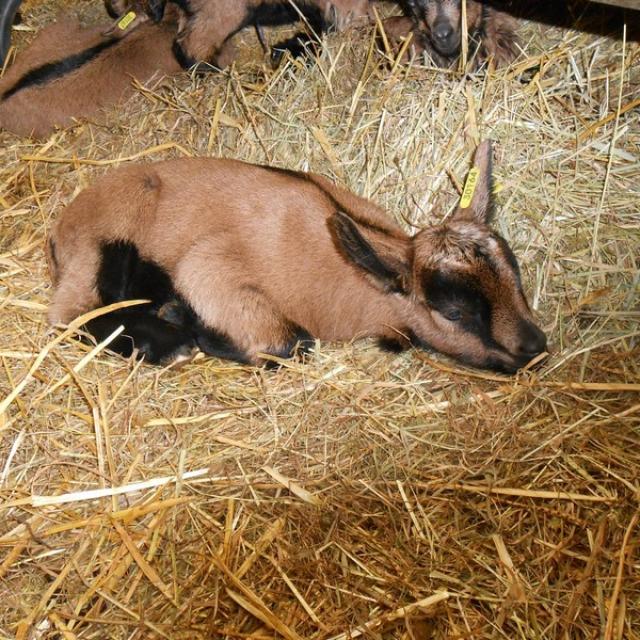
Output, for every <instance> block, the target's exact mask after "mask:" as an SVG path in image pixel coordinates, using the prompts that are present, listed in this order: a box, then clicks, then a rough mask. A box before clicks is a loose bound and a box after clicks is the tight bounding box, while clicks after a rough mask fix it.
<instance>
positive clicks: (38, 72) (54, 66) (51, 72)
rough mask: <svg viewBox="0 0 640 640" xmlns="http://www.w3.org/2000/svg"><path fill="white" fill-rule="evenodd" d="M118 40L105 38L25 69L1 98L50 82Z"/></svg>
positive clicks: (4, 98) (80, 65)
mask: <svg viewBox="0 0 640 640" xmlns="http://www.w3.org/2000/svg"><path fill="white" fill-rule="evenodd" d="M118 42H119V39H118V38H110V39H109V40H105V41H104V42H101V43H100V44H97V45H96V46H95V47H90V48H89V49H85V50H84V51H81V52H80V53H75V54H73V55H71V56H68V57H67V58H63V59H62V60H57V61H55V62H47V63H46V64H43V65H41V66H39V67H36V68H35V69H31V71H27V73H25V74H24V75H23V76H22V77H21V78H20V80H18V81H17V82H16V83H15V84H14V85H13V87H11V88H10V89H7V91H5V92H4V93H3V94H2V99H3V100H6V99H7V98H10V97H11V96H12V95H13V94H14V93H17V92H18V91H20V90H21V89H26V88H27V87H32V86H34V85H41V84H45V83H46V82H51V81H52V80H55V79H56V78H60V77H62V76H64V75H66V74H68V73H71V72H72V71H75V70H76V69H79V68H80V67H82V66H83V65H85V64H87V63H88V62H91V60H93V59H94V58H96V57H97V56H98V55H100V54H101V53H102V52H103V51H105V50H106V49H109V48H110V47H112V46H113V45H115V44H116V43H118Z"/></svg>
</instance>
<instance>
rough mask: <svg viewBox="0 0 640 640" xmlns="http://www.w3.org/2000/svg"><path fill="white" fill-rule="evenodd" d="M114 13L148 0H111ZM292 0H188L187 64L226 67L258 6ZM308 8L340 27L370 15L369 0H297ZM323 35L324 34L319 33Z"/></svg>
mask: <svg viewBox="0 0 640 640" xmlns="http://www.w3.org/2000/svg"><path fill="white" fill-rule="evenodd" d="M108 2H109V10H110V12H113V11H115V12H118V13H124V12H125V11H126V10H127V9H128V8H129V7H133V8H134V9H135V10H138V11H139V10H140V9H144V7H145V5H146V3H148V0H108ZM289 4H290V3H289V0H186V5H187V6H188V11H186V12H184V13H182V18H181V21H180V28H179V33H178V36H177V38H176V42H175V50H176V51H177V52H178V58H179V60H181V62H182V64H183V65H184V66H187V67H189V66H192V65H194V64H195V63H197V62H205V63H209V64H211V65H213V66H215V67H217V68H220V69H223V68H225V67H226V66H228V65H229V64H231V62H233V60H234V59H235V57H236V48H235V45H234V42H233V36H234V35H235V34H236V33H237V32H238V31H239V30H240V29H241V28H243V27H245V26H248V25H251V24H254V20H253V19H252V18H251V16H252V15H253V14H254V13H255V12H256V10H257V9H258V8H260V7H261V8H268V7H277V6H287V7H288V6H289ZM297 5H298V6H299V8H300V10H301V11H302V12H304V8H305V7H317V8H318V9H319V10H320V12H321V14H322V17H323V20H324V22H325V24H326V25H327V26H332V27H334V28H337V29H339V30H341V29H344V28H345V27H347V26H348V25H350V24H352V23H353V22H356V21H363V20H367V19H368V18H369V0H297ZM316 35H320V34H316Z"/></svg>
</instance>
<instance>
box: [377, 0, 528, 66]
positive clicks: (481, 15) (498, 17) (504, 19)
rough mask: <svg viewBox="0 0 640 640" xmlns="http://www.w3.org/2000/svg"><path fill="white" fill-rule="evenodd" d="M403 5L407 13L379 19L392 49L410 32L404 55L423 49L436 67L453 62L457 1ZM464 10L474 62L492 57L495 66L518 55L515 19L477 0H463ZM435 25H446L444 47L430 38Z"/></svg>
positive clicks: (458, 31)
mask: <svg viewBox="0 0 640 640" xmlns="http://www.w3.org/2000/svg"><path fill="white" fill-rule="evenodd" d="M404 4H405V11H406V13H407V16H401V17H393V18H388V19H386V20H385V21H384V22H383V27H384V30H385V33H386V35H387V38H388V39H389V41H390V42H391V43H392V45H393V46H394V48H396V47H398V46H399V44H400V42H401V41H402V40H403V39H405V38H406V37H408V36H409V35H411V37H412V40H411V44H410V45H409V49H408V50H407V53H406V57H407V58H409V57H410V56H416V55H421V54H423V53H425V52H426V53H428V54H429V56H430V57H431V58H432V60H433V61H434V63H435V64H437V65H438V66H441V67H448V66H451V65H453V64H455V62H456V61H457V59H458V56H459V54H460V49H461V38H462V27H461V25H462V10H461V0H409V1H407V2H405V3H404ZM466 11H467V33H468V35H469V54H470V55H472V54H474V53H476V57H475V58H474V63H475V65H476V66H478V65H479V64H481V63H482V62H484V61H485V60H493V62H494V64H495V65H496V66H501V65H506V64H509V63H510V62H511V61H513V60H514V59H515V58H516V56H517V55H518V48H517V38H516V35H515V29H516V24H517V23H516V21H515V19H514V18H512V17H511V16H509V15H507V14H506V13H504V12H502V11H498V10H497V9H495V8H494V7H492V6H490V5H487V4H484V5H483V3H482V2H480V1H478V0H466ZM439 24H440V25H442V24H446V25H448V26H449V28H450V29H451V37H450V38H449V39H448V40H447V48H446V49H443V47H442V46H441V45H440V44H439V42H438V41H437V39H436V38H435V37H434V29H435V28H436V27H437V25H439ZM476 49H477V52H476Z"/></svg>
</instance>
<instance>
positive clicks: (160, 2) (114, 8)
mask: <svg viewBox="0 0 640 640" xmlns="http://www.w3.org/2000/svg"><path fill="white" fill-rule="evenodd" d="M166 4H167V0H104V7H105V9H106V11H107V13H108V14H109V16H111V17H112V18H113V19H114V20H119V19H121V18H122V17H123V16H124V15H126V13H127V12H129V11H132V12H133V13H135V15H136V19H137V21H138V23H139V22H141V21H143V20H146V19H148V18H150V19H151V20H153V21H154V22H160V21H161V20H162V17H163V16H164V10H165V6H166Z"/></svg>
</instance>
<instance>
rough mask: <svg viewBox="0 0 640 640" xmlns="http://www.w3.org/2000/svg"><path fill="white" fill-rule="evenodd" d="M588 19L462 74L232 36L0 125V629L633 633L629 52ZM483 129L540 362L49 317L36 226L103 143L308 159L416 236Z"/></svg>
mask: <svg viewBox="0 0 640 640" xmlns="http://www.w3.org/2000/svg"><path fill="white" fill-rule="evenodd" d="M65 4H66V5H69V4H73V5H74V6H75V8H76V9H77V10H78V11H80V12H81V13H82V14H83V16H84V18H85V19H86V20H88V21H92V20H96V19H97V18H98V16H99V14H100V11H101V7H99V6H97V5H99V4H100V3H97V2H96V3H71V2H66V3H65V2H49V3H38V2H31V3H29V4H26V5H25V12H24V13H25V18H26V22H25V25H26V27H33V28H37V27H39V26H41V25H43V24H45V23H47V22H48V21H50V20H51V19H52V17H53V15H54V13H55V11H57V10H58V9H59V8H60V7H62V6H64V5H65ZM602 31H605V32H606V29H603V30H602ZM612 32H613V34H614V37H607V36H605V35H603V34H602V33H600V32H599V28H598V25H596V27H595V28H594V29H592V30H591V32H582V31H578V30H571V29H561V28H553V27H544V26H542V25H540V24H536V23H527V24H526V25H525V27H524V28H523V31H522V36H523V37H522V41H523V46H524V48H525V50H526V54H523V55H522V56H521V58H520V61H519V62H518V63H516V64H515V65H514V66H512V67H511V68H508V69H505V70H498V71H497V72H490V73H488V74H480V75H472V76H468V77H463V76H461V75H460V74H456V73H452V72H440V71H435V70H433V69H430V68H429V67H428V66H421V65H415V66H414V67H412V68H410V69H403V68H399V67H397V68H393V65H391V66H392V68H391V69H390V68H389V66H384V65H383V66H382V67H380V58H379V57H378V56H377V55H375V54H373V53H371V47H370V44H371V34H370V33H369V32H367V31H359V32H357V33H352V34H350V35H348V36H347V35H341V36H331V37H329V38H328V39H327V47H326V48H325V50H324V52H323V53H322V56H321V58H320V61H319V63H318V64H317V65H315V66H314V65H312V66H304V65H300V64H297V63H289V64H287V65H286V66H284V67H283V68H281V69H279V70H278V71H275V72H273V71H271V70H269V69H268V68H267V67H266V65H264V64H263V61H262V57H261V55H260V51H259V48H257V46H256V40H255V38H254V36H253V34H247V35H246V37H245V39H244V42H243V45H242V60H241V62H242V64H239V65H238V66H236V67H235V68H234V69H232V70H230V71H228V72H226V73H224V74H221V75H211V76H208V77H205V78H192V77H189V76H188V75H186V74H185V75H183V76H181V77H178V78H177V79H173V80H171V81H166V82H160V83H157V84H155V85H152V86H151V87H147V88H142V87H141V88H140V89H139V93H138V95H136V97H135V98H133V99H132V100H131V101H130V102H129V103H127V105H126V106H125V107H123V108H114V109H113V110H112V112H110V114H109V119H108V122H109V124H108V126H105V125H97V124H92V123H80V124H79V125H78V126H75V127H71V128H69V129H66V130H64V131H60V132H57V133H56V134H54V135H53V136H51V138H50V139H48V140H46V141H44V142H39V143H34V142H30V141H28V140H25V139H19V138H16V137H13V136H10V135H9V134H6V133H0V158H1V163H0V206H1V207H2V213H1V217H0V306H1V313H0V324H1V330H0V390H1V393H0V403H2V404H1V405H0V601H1V602H2V605H1V606H0V637H2V638H13V637H18V638H38V639H40V638H43V639H44V638H64V639H65V640H66V639H72V638H116V639H124V638H128V639H132V638H171V639H187V638H188V639H192V638H203V639H204V638H229V639H235V638H254V639H261V638H272V637H282V638H287V639H293V638H318V639H319V638H345V639H346V638H356V637H360V636H361V637H366V638H403V639H406V640H415V639H423V638H460V639H462V638H509V639H514V638H567V639H568V638H627V639H633V638H639V637H640V564H639V562H640V560H639V559H638V543H639V541H640V537H639V535H640V522H639V518H640V502H639V499H640V421H639V414H640V399H639V391H640V376H639V371H640V357H639V356H640V346H639V344H638V335H639V328H638V320H639V319H640V311H639V309H638V285H639V275H638V274H639V270H638V255H639V253H640V252H639V247H640V213H639V212H640V180H638V175H639V173H640V125H639V124H638V95H639V91H638V89H639V86H640V64H639V58H640V49H639V47H638V44H637V42H635V41H633V40H632V39H630V38H627V39H626V40H624V39H623V33H622V21H621V20H619V21H618V22H616V23H615V25H614V26H613V28H612ZM17 35H18V37H17V39H16V43H17V45H18V46H20V44H21V43H24V42H26V41H27V40H28V38H29V37H30V35H31V34H30V33H29V32H24V31H22V32H19V33H18V34H17ZM480 137H483V138H484V137H491V138H493V139H495V140H496V141H497V143H498V145H497V153H496V169H497V173H498V179H499V183H500V192H499V194H498V198H499V203H500V214H499V217H498V218H497V220H496V225H497V227H498V228H499V229H500V231H501V232H502V233H504V235H505V236H506V237H507V238H509V241H510V242H511V244H512V246H513V247H514V249H515V251H516V253H517V255H518V256H519V258H520V260H521V264H522V268H523V277H524V281H525V283H526V287H527V290H528V292H529V293H530V297H531V299H532V300H533V305H534V307H535V309H536V310H537V313H538V314H539V318H540V319H541V323H542V325H543V326H544V328H545V330H546V332H547V333H548V335H549V336H550V341H551V351H552V354H551V357H550V358H549V360H548V361H547V362H546V363H545V365H544V366H543V367H542V368H540V369H537V370H534V371H529V372H523V373H521V374H520V375H518V376H516V377H511V378H507V377H502V376H496V375H491V374H488V373H486V372H480V371H472V370H466V369H463V368H460V367H458V366H456V365H455V364H453V363H452V362H451V361H448V360H446V359H444V358H440V357H437V356H435V355H430V354H418V353H406V354H402V355H397V356H393V355H388V354H384V353H382V352H380V351H378V350H377V349H376V347H375V346H374V345H373V343H370V342H366V341H365V342H359V343H355V344H347V345H337V344H318V345H317V348H316V351H315V353H313V354H312V356H311V357H310V358H309V359H308V361H307V362H306V363H300V362H287V363H286V364H284V365H283V367H282V368H281V369H280V370H277V371H275V372H274V371H265V370H262V369H252V368H245V367H241V366H238V365H235V364H231V363H226V362H222V361H219V360H215V359H198V360H197V361H196V362H194V363H192V364H188V365H186V366H184V367H182V368H180V369H154V368H151V367H148V366H145V365H141V364H140V363H136V362H133V361H126V360H123V359H120V358H118V357H116V356H113V355H110V354H109V353H107V352H105V351H104V350H103V349H100V348H99V349H93V350H92V349H91V347H90V346H86V345H83V344H80V343H79V342H78V341H77V339H76V337H75V335H76V334H75V333H74V332H73V330H69V331H66V332H65V331H64V330H63V329H56V330H53V331H52V330H48V329H47V326H46V323H45V310H46V305H47V302H48V300H49V296H50V286H49V283H48V278H47V273H46V267H45V262H44V256H43V238H44V236H45V233H46V231H47V229H48V228H49V226H50V225H51V223H52V221H53V220H54V219H55V217H56V216H57V215H58V213H59V212H60V210H61V207H62V206H63V205H64V204H65V203H67V202H68V201H69V200H70V199H71V198H72V197H73V196H74V195H75V194H76V193H77V192H78V190H80V189H81V188H83V187H85V186H86V185H87V184H89V183H90V182H91V180H92V179H93V178H94V177H95V176H97V175H100V174H102V173H103V172H105V171H107V170H108V169H109V168H110V167H112V166H116V165H118V164H121V163H123V162H127V161H129V160H132V159H139V160H142V161H150V160H157V159H161V158H169V157H179V156H183V155H196V154H209V155H223V156H229V157H237V158H241V159H244V160H249V161H256V162H261V163H266V162H269V163H273V164H276V165H278V166H287V167H292V168H295V169H311V170H314V171H317V172H320V173H323V174H325V175H327V176H330V177H332V178H335V179H336V180H339V181H341V182H343V183H345V184H347V185H348V186H349V187H350V188H352V189H353V190H355V191H356V192H358V193H360V194H363V195H365V196H368V197H371V198H373V199H375V200H376V201H378V202H379V203H381V204H382V205H383V206H385V207H386V208H387V209H388V211H389V215H393V216H395V217H396V218H397V219H398V220H400V221H402V222H403V224H405V225H406V226H407V228H409V229H411V228H414V227H415V226H417V225H422V224H426V223H430V222H435V221H437V220H439V219H441V218H442V217H443V216H445V215H447V213H449V212H450V211H451V210H452V207H453V206H454V205H455V202H456V198H457V193H458V191H457V190H458V188H459V186H460V184H461V182H462V181H463V180H464V175H465V172H466V169H467V168H468V162H469V158H470V154H471V151H472V149H473V147H474V145H475V141H477V139H479V138H480ZM256 241H259V239H256ZM292 241H295V239H292ZM96 492H97V493H96Z"/></svg>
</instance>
